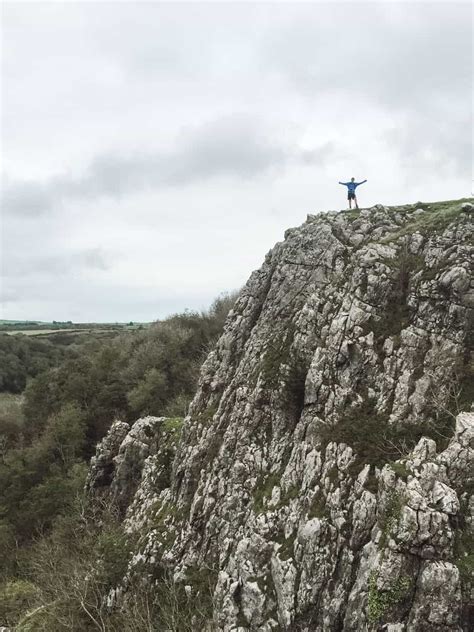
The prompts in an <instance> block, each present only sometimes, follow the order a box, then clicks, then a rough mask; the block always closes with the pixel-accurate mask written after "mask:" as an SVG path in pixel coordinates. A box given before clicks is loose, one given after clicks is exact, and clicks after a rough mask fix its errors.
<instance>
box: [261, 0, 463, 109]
mask: <svg viewBox="0 0 474 632" xmlns="http://www.w3.org/2000/svg"><path fill="white" fill-rule="evenodd" d="M301 11H303V12H304V11H305V7H304V6H302V8H301ZM300 17H301V16H300ZM471 17H472V6H471V4H470V3H465V2H458V3H454V2H453V3H448V2H446V3H444V2H443V3H437V2H424V3H419V4H417V3H410V6H409V10H408V9H407V6H405V7H403V5H401V6H398V7H397V6H396V5H392V4H389V3H381V4H379V5H377V4H376V3H370V4H365V3H354V4H353V5H349V4H347V3H344V4H342V3H341V4H339V5H335V6H334V7H333V8H332V10H331V11H330V12H321V13H315V12H310V13H309V14H308V15H307V19H306V20H305V21H304V22H302V21H301V19H295V20H294V21H293V23H292V24H290V26H288V27H287V28H286V29H284V30H282V31H281V32H280V33H277V34H272V35H271V36H270V37H269V38H267V41H266V43H265V45H264V46H263V47H262V50H261V54H262V56H263V59H264V63H265V64H266V65H268V66H270V67H272V69H273V70H274V71H277V72H278V73H280V74H282V75H284V76H285V77H286V78H287V79H288V81H289V82H290V83H291V84H293V85H294V86H296V87H298V89H300V90H301V91H302V92H303V93H304V94H312V95H314V96H320V95H321V94H324V93H326V94H329V95H332V96H333V98H337V95H338V94H339V95H341V94H347V95H349V94H359V95H362V96H363V97H365V98H368V97H371V98H372V99H374V98H375V99H377V100H379V101H380V102H381V103H384V104H385V105H388V106H389V107H390V108H394V107H399V106H404V107H409V108H412V109H413V108H416V107H417V106H418V105H419V103H420V102H429V101H432V100H433V99H434V98H437V96H441V97H442V96H445V95H446V93H447V92H448V91H449V93H450V97H451V98H453V96H454V94H453V93H456V95H457V96H459V95H467V94H468V90H469V85H470V84H471V81H472V56H471V42H472V28H471ZM350 107H351V103H350V102H348V112H350Z"/></svg>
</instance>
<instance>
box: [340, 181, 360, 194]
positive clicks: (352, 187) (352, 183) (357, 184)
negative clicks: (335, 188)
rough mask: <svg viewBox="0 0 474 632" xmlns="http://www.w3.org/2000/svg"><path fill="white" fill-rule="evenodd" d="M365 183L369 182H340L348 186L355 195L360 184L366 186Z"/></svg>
mask: <svg viewBox="0 0 474 632" xmlns="http://www.w3.org/2000/svg"><path fill="white" fill-rule="evenodd" d="M364 182H367V180H362V182H339V184H343V185H344V186H346V187H347V190H348V191H349V193H354V191H355V190H356V188H357V187H358V186H359V184H364Z"/></svg>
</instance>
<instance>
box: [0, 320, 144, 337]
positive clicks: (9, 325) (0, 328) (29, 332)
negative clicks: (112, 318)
mask: <svg viewBox="0 0 474 632" xmlns="http://www.w3.org/2000/svg"><path fill="white" fill-rule="evenodd" d="M149 324H150V323H41V322H35V321H7V320H0V334H2V333H3V334H9V335H16V334H24V335H25V336H51V335H54V334H61V333H75V334H90V333H96V334H101V333H113V332H116V333H117V332H120V331H133V330H135V329H141V328H143V327H148V326H149Z"/></svg>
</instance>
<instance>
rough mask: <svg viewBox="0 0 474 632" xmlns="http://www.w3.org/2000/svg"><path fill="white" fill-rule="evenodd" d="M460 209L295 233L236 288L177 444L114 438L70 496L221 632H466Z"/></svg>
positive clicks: (468, 365) (473, 297) (467, 409)
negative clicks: (110, 513)
mask: <svg viewBox="0 0 474 632" xmlns="http://www.w3.org/2000/svg"><path fill="white" fill-rule="evenodd" d="M473 209H474V206H473V204H472V200H460V201H453V202H440V203H433V204H421V203H418V204H416V205H406V206H400V207H384V206H382V205H377V206H375V207H373V208H369V209H363V210H361V211H360V212H359V211H351V212H330V213H321V214H318V215H311V216H308V219H307V221H306V222H305V223H304V224H303V225H302V226H300V227H298V228H293V229H290V230H288V231H287V232H286V234H285V240H284V241H283V242H281V243H278V244H277V245H276V246H275V247H274V248H273V249H272V250H271V252H270V253H269V254H268V255H267V257H266V259H265V262H264V264H263V265H262V267H261V268H260V269H259V270H258V271H256V272H254V273H253V274H252V275H251V277H250V279H249V281H248V283H247V284H246V286H245V287H244V288H243V290H242V292H241V294H240V296H239V298H238V300H237V302H236V304H235V307H234V309H233V310H232V312H231V313H230V315H229V318H228V320H227V323H226V326H225V330H224V333H223V335H222V336H221V338H220V340H219V342H218V344H217V346H216V348H215V349H214V350H213V351H212V352H211V353H210V354H209V356H208V358H207V360H206V361H205V363H204V365H203V368H202V372H201V378H200V383H199V387H198V390H197V393H196V396H195V398H194V400H193V402H192V404H191V407H190V410H189V414H188V416H187V417H186V419H185V420H184V423H183V425H182V428H181V424H180V421H179V420H169V419H165V418H156V417H148V418H144V419H141V420H138V421H137V422H136V423H135V424H134V425H133V426H132V428H131V429H130V428H129V427H128V425H127V424H124V423H122V422H116V423H114V425H113V426H112V427H111V429H110V432H109V435H108V436H107V437H106V438H105V439H104V440H103V442H102V443H101V444H99V446H98V448H97V456H96V457H95V458H94V459H93V461H92V464H91V470H90V474H89V480H88V487H89V489H90V490H91V493H93V494H99V493H100V494H106V495H109V496H110V498H112V499H113V501H114V502H116V503H117V505H118V506H119V508H120V510H121V511H122V513H123V516H124V523H123V524H124V529H125V530H126V531H127V533H129V534H130V535H135V536H137V537H136V545H135V550H134V555H133V557H132V558H131V560H130V563H129V570H128V573H127V576H126V577H124V579H123V582H122V583H121V584H120V585H119V586H117V588H116V590H114V591H112V592H111V594H110V603H111V604H113V603H116V602H118V601H120V599H124V598H126V591H127V583H128V582H130V581H131V578H133V577H134V576H137V575H138V576H140V577H141V578H144V579H145V581H146V582H149V583H153V582H156V581H159V577H160V576H162V574H163V573H165V572H167V573H170V574H171V576H172V578H173V581H175V582H176V583H178V584H181V585H182V586H183V587H184V593H183V594H184V595H186V596H187V597H186V598H189V599H192V600H194V602H195V603H196V604H198V603H199V610H200V612H201V614H202V613H204V615H203V618H201V620H200V622H199V623H196V630H200V629H202V630H205V629H208V630H222V631H223V632H245V631H247V630H261V631H265V632H266V631H268V632H270V631H274V630H285V631H297V630H298V631H301V632H303V631H306V632H310V631H311V632H314V631H321V632H326V631H339V630H344V631H349V630H351V631H354V632H355V631H360V630H387V631H388V630H389V631H390V632H403V631H406V632H414V631H416V632H417V631H426V632H428V631H429V632H433V631H444V630H446V631H448V630H449V631H461V630H468V629H471V628H470V625H471V624H472V620H473V617H474V609H473V589H474V582H473V576H472V572H473V568H474V556H473V550H472V544H473V535H474V496H473V482H474V468H473V465H474V414H473V413H472V412H471V410H472V408H471V407H472V401H473V393H474V356H473V346H474V335H473V329H474V327H473V324H474V318H473V315H474V282H473V279H472V267H473V260H474V259H473V255H474V244H473V224H474V222H473Z"/></svg>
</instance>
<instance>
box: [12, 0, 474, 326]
mask: <svg viewBox="0 0 474 632" xmlns="http://www.w3.org/2000/svg"><path fill="white" fill-rule="evenodd" d="M471 12H472V8H471V4H470V3H469V2H462V3H456V2H446V3H440V2H436V3H427V2H397V3H383V2H372V3H366V2H364V3H362V2H351V3H335V2H331V3H299V4H297V3H293V2H291V3H256V4H249V3H243V2H240V3H224V2H223V3H178V2H174V3H147V2H143V3H138V2H130V3H124V2H101V3H93V2H77V3H67V2H55V3H53V2H49V3H46V2H45V3H43V2H41V3H22V2H10V3H8V2H6V3H4V4H3V16H2V73H1V76H2V90H1V96H2V133H1V141H2V147H1V151H2V158H3V177H2V182H3V184H2V189H3V196H2V225H1V249H2V259H1V273H2V286H1V300H2V310H1V314H0V318H9V319H40V320H52V319H55V320H74V321H129V320H134V321H149V320H154V319H157V318H161V317H164V316H166V315H168V314H170V313H172V312H176V311H180V310H183V309H184V308H186V307H187V308H192V309H193V308H197V309H199V308H203V307H206V306H207V305H208V304H209V303H210V302H211V301H212V299H213V298H214V297H215V296H216V295H217V294H219V293H220V292H222V291H226V290H232V289H235V288H238V287H240V286H241V285H242V284H243V283H244V282H245V281H246V280H247V278H248V276H249V274H250V273H251V271H252V270H253V269H255V268H257V267H259V266H260V264H261V262H262V260H263V258H264V255H265V253H266V252H267V251H268V250H269V249H270V248H271V247H272V246H273V244H274V243H275V242H276V241H279V240H281V239H282V237H283V233H284V231H285V229H286V228H288V227H290V226H295V225H298V224H300V223H302V222H303V221H304V220H305V218H306V214H307V213H314V212H318V211H323V210H330V209H341V208H344V206H345V204H346V200H345V189H344V188H343V187H342V186H340V185H339V184H338V181H339V180H344V181H346V180H349V179H350V177H351V176H354V177H355V178H356V180H363V179H365V178H367V179H368V182H367V184H364V185H363V186H362V187H360V189H358V194H359V202H360V203H361V204H362V205H363V206H370V205H373V204H376V203H379V202H380V203H384V204H397V203H409V202H416V201H417V200H423V201H429V200H440V199H452V198H460V197H465V196H469V195H471V178H472V174H471V143H472V136H471V132H472V120H471V119H472V100H471V99H472V97H471V94H472V93H471V90H472V78H471V77H472V56H471V43H472V15H471Z"/></svg>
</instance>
